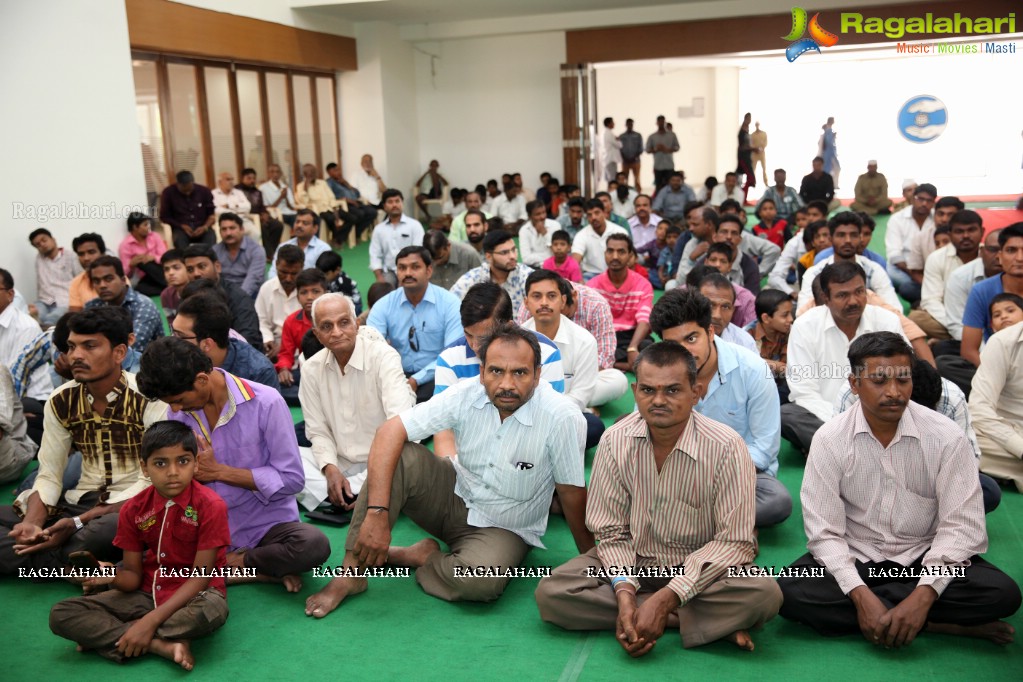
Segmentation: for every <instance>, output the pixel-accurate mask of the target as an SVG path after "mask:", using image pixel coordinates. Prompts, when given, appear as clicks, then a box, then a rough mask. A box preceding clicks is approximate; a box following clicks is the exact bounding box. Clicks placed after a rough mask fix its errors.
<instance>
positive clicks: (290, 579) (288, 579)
mask: <svg viewBox="0 0 1023 682" xmlns="http://www.w3.org/2000/svg"><path fill="white" fill-rule="evenodd" d="M281 582H282V583H283V584H284V589H286V590H287V591H288V592H298V591H299V590H301V589H302V576H299V575H286V576H284V577H283V578H281Z"/></svg>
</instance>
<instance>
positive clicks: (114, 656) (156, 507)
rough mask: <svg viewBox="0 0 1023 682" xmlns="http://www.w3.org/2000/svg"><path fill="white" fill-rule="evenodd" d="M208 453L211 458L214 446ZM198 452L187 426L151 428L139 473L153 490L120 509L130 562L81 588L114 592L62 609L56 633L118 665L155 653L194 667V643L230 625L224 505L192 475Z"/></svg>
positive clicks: (53, 624)
mask: <svg viewBox="0 0 1023 682" xmlns="http://www.w3.org/2000/svg"><path fill="white" fill-rule="evenodd" d="M203 453H204V454H205V455H206V456H207V457H212V454H213V453H212V452H211V451H210V450H209V445H208V444H205V443H204V448H203ZM198 454H199V448H198V444H197V443H196V438H195V434H194V433H192V430H191V429H190V428H188V427H187V426H186V425H184V424H182V423H180V422H175V421H160V422H156V423H154V424H153V425H152V426H150V427H149V429H148V430H147V431H146V433H145V435H144V436H143V437H142V456H141V457H142V472H143V473H144V474H145V475H146V476H147V477H149V479H150V480H151V481H152V482H153V485H151V486H149V487H148V488H146V489H145V490H143V491H142V492H140V493H139V494H138V495H136V496H135V497H133V498H131V499H130V500H128V501H127V502H125V503H124V505H123V506H122V507H121V511H120V514H119V516H118V520H117V535H116V537H115V538H114V545H116V546H117V547H120V548H121V549H122V550H124V561H123V565H121V566H120V567H118V568H117V569H116V575H114V576H113V577H110V576H104V577H98V578H91V579H89V580H87V581H85V583H84V584H85V585H86V586H87V587H93V588H95V587H97V586H100V585H110V586H111V587H112V588H113V589H110V590H108V591H106V592H101V593H99V594H93V595H89V596H86V597H75V598H72V599H65V600H63V601H61V602H58V603H57V604H55V605H54V607H53V608H52V609H51V610H50V630H52V631H53V633H54V634H56V635H59V636H61V637H65V638H67V639H70V640H71V641H73V642H77V643H78V650H79V651H87V650H89V649H94V650H95V651H96V653H98V654H99V655H100V656H103V657H104V658H109V659H110V660H112V661H117V662H118V663H121V662H123V661H124V659H126V658H132V657H135V656H142V655H143V654H147V653H154V654H156V655H158V656H162V657H164V658H166V659H168V660H171V661H174V662H175V663H177V664H178V665H180V666H181V667H182V668H184V669H185V670H191V669H192V667H193V666H194V665H195V658H194V657H193V656H192V651H191V648H190V645H189V641H190V640H192V639H195V638H197V637H204V636H206V635H208V634H210V633H212V632H213V631H214V630H216V629H217V628H219V627H220V626H221V625H223V624H224V622H225V621H226V620H227V587H226V585H225V583H224V575H223V572H224V567H225V564H226V547H227V545H228V544H230V531H229V530H228V524H227V505H226V504H225V503H224V501H223V500H222V499H221V498H220V496H218V495H217V494H216V493H215V492H213V491H212V490H210V489H209V488H207V487H206V486H203V485H201V484H200V483H198V482H197V481H195V480H194V479H193V476H194V475H195V470H196V466H197V465H196V461H197V457H198ZM101 565H102V566H104V567H106V568H108V569H109V568H112V564H108V563H105V562H104V563H103V564H101ZM211 576H212V577H211Z"/></svg>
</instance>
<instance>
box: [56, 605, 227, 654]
mask: <svg viewBox="0 0 1023 682" xmlns="http://www.w3.org/2000/svg"><path fill="white" fill-rule="evenodd" d="M153 608H154V606H153V597H152V595H150V594H146V593H145V592H141V591H135V592H121V591H120V590H108V591H106V592H101V593H100V594H94V595H90V596H88V597H72V598H71V599H65V600H63V601H59V602H57V603H56V604H54V605H53V608H52V609H50V630H52V631H53V634H55V635H58V636H60V637H63V638H64V639H70V640H71V641H72V642H77V643H78V644H79V645H80V646H81V647H82V648H83V649H95V650H96V653H98V654H99V655H100V656H102V657H103V658H109V659H110V660H112V661H117V662H118V663H120V662H121V661H123V660H124V655H123V654H122V653H121V652H119V651H118V650H117V646H116V645H117V640H119V639H120V638H121V636H122V635H124V633H125V632H127V631H128V628H130V627H131V626H132V625H133V624H134V623H135V621H137V620H139V619H140V618H142V617H143V616H145V615H146V614H147V613H149V612H150V611H152V610H153ZM226 621H227V599H225V598H224V595H222V594H220V593H219V592H217V591H216V590H206V591H204V592H200V593H199V594H198V595H196V596H195V597H194V598H193V599H191V600H190V601H189V602H188V603H187V604H185V605H184V606H183V607H182V608H180V609H178V610H177V611H175V612H174V613H173V614H171V616H170V618H168V619H167V620H165V621H164V622H163V623H162V624H161V625H160V627H158V628H157V629H156V635H155V637H156V638H158V639H184V640H193V639H198V638H199V637H205V636H206V635H208V634H210V633H212V632H213V631H214V630H216V629H217V628H219V627H220V626H221V625H223V624H224V623H225V622H226Z"/></svg>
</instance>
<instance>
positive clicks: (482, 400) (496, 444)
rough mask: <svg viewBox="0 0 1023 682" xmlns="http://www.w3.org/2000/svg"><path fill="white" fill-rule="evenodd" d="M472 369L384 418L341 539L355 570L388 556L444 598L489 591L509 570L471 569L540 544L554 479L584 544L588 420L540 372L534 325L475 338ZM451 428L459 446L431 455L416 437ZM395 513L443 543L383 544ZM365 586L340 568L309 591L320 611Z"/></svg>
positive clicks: (500, 585) (496, 589) (499, 564)
mask: <svg viewBox="0 0 1023 682" xmlns="http://www.w3.org/2000/svg"><path fill="white" fill-rule="evenodd" d="M480 358H481V360H482V368H481V372H480V381H479V382H475V381H463V382H461V383H459V384H457V385H455V386H452V387H451V388H449V389H447V390H446V391H444V392H443V393H441V394H439V395H436V396H434V397H433V398H432V399H431V400H430V401H428V402H426V403H421V404H419V405H416V406H415V407H413V408H412V409H410V410H407V411H405V412H403V413H402V414H401V415H399V416H398V417H394V418H391V419H389V420H387V421H386V422H385V423H384V425H383V426H381V427H380V428H379V429H378V430H377V433H376V437H375V438H374V439H373V445H372V447H371V448H370V453H369V475H368V478H367V480H366V485H365V486H364V487H363V489H362V492H361V493H360V495H359V500H358V502H356V506H355V515H354V518H353V519H352V525H351V528H350V529H349V531H348V539H347V541H346V542H345V558H344V565H345V566H346V567H348V568H350V569H352V570H354V569H357V568H358V569H365V568H369V567H373V566H380V565H382V564H383V563H384V562H385V561H387V562H390V563H391V564H396V565H399V566H408V567H415V568H416V582H418V583H419V585H420V586H421V587H422V588H423V589H424V590H425V591H426V592H427V593H428V594H431V595H433V596H435V597H439V598H441V599H445V600H447V601H459V600H466V601H493V600H495V599H497V598H498V597H499V596H500V595H501V593H502V592H504V589H505V587H506V586H507V585H508V582H509V580H510V578H509V577H503V576H502V577H475V576H474V575H473V573H474V572H475V571H476V570H477V568H478V567H488V568H489V567H493V568H494V569H497V570H499V571H500V570H504V569H508V568H511V567H514V566H517V565H518V564H519V563H520V562H521V561H522V559H523V558H524V557H525V556H526V553H527V552H528V551H529V548H530V547H531V546H533V547H542V546H543V545H542V544H541V543H540V536H542V535H543V534H544V532H545V531H546V529H547V515H548V510H549V508H550V504H551V496H552V494H553V493H554V491H555V489H557V492H558V498H559V499H560V500H561V506H562V509H563V510H564V514H565V520H566V521H567V522H568V526H569V528H570V529H571V531H572V535H573V537H574V538H575V543H576V547H578V549H579V551H581V552H585V551H588V550H589V549H591V548H592V547H593V536H592V535H591V534H590V532H589V531H588V530H586V526H585V523H584V514H585V507H586V488H585V482H584V478H583V439H584V437H585V422H584V420H583V417H582V415H581V414H580V413H579V408H578V407H576V406H575V405H574V404H573V403H572V401H571V400H569V399H568V398H565V397H564V396H561V395H559V394H558V393H557V392H556V391H555V390H554V389H553V388H551V387H550V385H548V384H546V383H541V382H540V345H539V343H537V340H536V336H535V335H534V334H533V333H532V332H530V331H527V330H525V329H522V328H521V327H518V326H515V325H512V324H506V325H502V326H500V327H498V328H497V329H496V330H494V333H493V334H491V335H490V336H489V337H488V338H487V339H486V340H485V341H484V342H483V345H482V346H481V347H480ZM443 429H453V430H454V432H455V439H456V441H457V443H458V458H457V459H456V460H451V459H448V458H441V457H437V456H435V455H434V454H433V453H431V452H430V451H429V450H427V449H426V448H425V447H423V446H421V445H418V444H416V443H413V442H407V441H414V440H419V439H421V438H426V437H427V436H430V435H432V434H434V433H436V432H437V431H440V430H443ZM401 513H404V514H405V515H406V516H408V517H409V518H411V519H412V520H413V521H415V522H416V523H417V524H418V525H419V526H420V527H422V528H423V529H424V530H426V531H427V532H429V533H430V534H432V535H435V536H437V537H438V538H440V539H441V540H442V541H444V542H445V543H447V545H448V547H449V550H450V551H448V552H442V551H441V550H440V546H439V545H438V543H437V541H436V540H433V539H432V538H427V539H425V540H422V541H420V542H418V543H416V544H415V545H413V546H411V547H391V546H390V541H391V528H392V527H393V526H394V524H395V523H396V522H397V520H398V515H399V514H401ZM365 589H366V578H365V577H362V576H360V577H339V578H334V579H333V580H331V582H330V584H328V585H327V587H325V588H323V589H322V590H320V592H318V593H317V594H315V595H313V596H312V597H310V598H309V599H308V600H307V601H306V609H305V612H306V615H308V616H315V617H317V618H322V617H324V616H326V615H327V614H328V613H330V612H331V611H333V610H334V609H335V608H337V606H338V604H340V603H341V601H342V600H343V599H345V598H346V597H348V596H350V595H353V594H357V593H359V592H362V591H364V590H365Z"/></svg>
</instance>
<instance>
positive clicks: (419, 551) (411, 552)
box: [387, 538, 440, 568]
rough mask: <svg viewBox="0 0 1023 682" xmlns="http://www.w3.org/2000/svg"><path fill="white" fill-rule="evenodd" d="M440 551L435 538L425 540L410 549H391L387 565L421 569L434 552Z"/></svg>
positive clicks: (388, 552)
mask: <svg viewBox="0 0 1023 682" xmlns="http://www.w3.org/2000/svg"><path fill="white" fill-rule="evenodd" d="M439 551H440V545H439V544H438V543H437V541H436V540H434V539H433V538H423V539H422V540H420V541H419V542H417V543H416V544H414V545H412V546H410V547H391V548H390V549H389V550H388V551H387V563H389V564H391V565H392V566H401V567H403V568H419V567H420V566H423V565H424V564H425V563H426V560H427V559H428V558H429V557H430V555H431V554H433V553H434V552H439Z"/></svg>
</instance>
